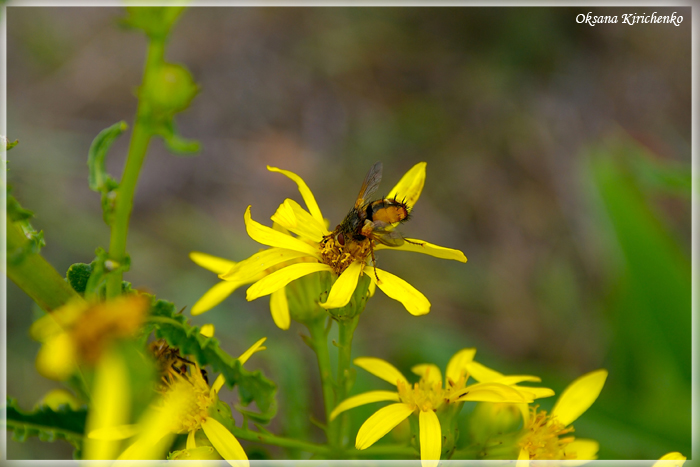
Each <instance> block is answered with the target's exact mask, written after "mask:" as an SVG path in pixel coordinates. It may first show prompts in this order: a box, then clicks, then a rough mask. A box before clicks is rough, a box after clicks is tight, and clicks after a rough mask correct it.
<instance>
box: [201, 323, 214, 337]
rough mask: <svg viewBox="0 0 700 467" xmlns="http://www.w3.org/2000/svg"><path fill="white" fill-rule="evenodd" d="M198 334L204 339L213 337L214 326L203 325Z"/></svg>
mask: <svg viewBox="0 0 700 467" xmlns="http://www.w3.org/2000/svg"><path fill="white" fill-rule="evenodd" d="M199 333H200V334H201V335H203V336H205V337H214V325H213V324H205V325H204V326H202V329H200V330H199Z"/></svg>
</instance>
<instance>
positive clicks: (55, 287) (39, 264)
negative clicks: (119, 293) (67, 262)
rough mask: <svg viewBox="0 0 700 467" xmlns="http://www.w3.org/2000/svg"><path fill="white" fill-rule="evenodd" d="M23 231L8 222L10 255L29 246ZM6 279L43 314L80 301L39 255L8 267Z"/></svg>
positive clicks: (66, 283)
mask: <svg viewBox="0 0 700 467" xmlns="http://www.w3.org/2000/svg"><path fill="white" fill-rule="evenodd" d="M27 241H28V240H27V237H25V236H24V234H23V233H22V229H21V228H20V227H19V226H17V225H16V224H14V223H13V222H12V221H10V220H9V219H8V220H7V251H8V252H12V251H15V250H16V249H18V248H22V247H23V245H25V244H26V243H27ZM7 276H8V277H9V278H10V279H12V281H13V282H14V283H15V284H17V285H18V286H19V287H20V288H21V289H22V290H23V291H24V292H25V293H26V294H27V295H29V296H30V297H31V298H32V300H34V301H35V302H36V303H37V304H38V305H39V306H40V307H41V308H42V309H43V310H45V311H52V310H55V309H56V308H59V307H61V306H63V305H65V304H66V303H68V302H69V301H70V300H73V299H81V298H80V295H78V294H77V293H76V292H75V290H73V289H72V288H71V286H70V284H68V282H66V281H65V280H64V279H63V277H61V275H60V274H59V273H58V272H57V271H56V269H54V267H53V266H51V265H50V264H49V263H48V262H47V261H46V260H45V259H44V258H43V257H42V256H41V255H40V254H38V253H34V254H31V253H30V254H27V255H26V256H25V257H24V258H22V260H21V261H20V262H19V263H18V264H8V265H7Z"/></svg>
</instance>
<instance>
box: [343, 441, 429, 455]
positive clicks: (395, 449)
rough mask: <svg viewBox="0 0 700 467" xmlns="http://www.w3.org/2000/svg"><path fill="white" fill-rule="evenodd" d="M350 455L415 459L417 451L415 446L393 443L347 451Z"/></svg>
mask: <svg viewBox="0 0 700 467" xmlns="http://www.w3.org/2000/svg"><path fill="white" fill-rule="evenodd" d="M348 454H350V456H351V457H354V458H357V459H361V458H369V459H371V458H374V457H377V456H390V457H399V458H404V459H405V458H409V459H415V458H416V457H417V456H418V452H417V451H416V450H415V448H412V447H411V446H396V445H393V444H389V445H383V446H372V447H369V448H367V449H363V450H362V451H358V450H354V452H353V451H348Z"/></svg>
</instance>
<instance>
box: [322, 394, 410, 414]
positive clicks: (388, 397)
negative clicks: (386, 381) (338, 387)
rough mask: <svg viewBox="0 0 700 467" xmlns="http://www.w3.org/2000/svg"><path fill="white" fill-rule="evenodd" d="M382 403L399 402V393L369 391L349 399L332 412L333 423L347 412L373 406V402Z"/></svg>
mask: <svg viewBox="0 0 700 467" xmlns="http://www.w3.org/2000/svg"><path fill="white" fill-rule="evenodd" d="M381 401H393V402H399V393H397V392H393V391H369V392H365V393H363V394H358V395H357V396H352V397H348V398H347V399H345V400H344V401H343V402H341V403H340V404H338V406H337V407H336V408H335V409H333V412H331V416H330V419H331V421H333V420H335V417H337V416H338V415H340V414H341V413H343V412H345V411H346V410H350V409H354V408H355V407H359V406H361V405H365V404H371V403H372V402H381Z"/></svg>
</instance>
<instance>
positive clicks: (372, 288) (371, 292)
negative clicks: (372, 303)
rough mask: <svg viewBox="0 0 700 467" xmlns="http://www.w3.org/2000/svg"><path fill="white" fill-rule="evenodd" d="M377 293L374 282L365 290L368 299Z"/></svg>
mask: <svg viewBox="0 0 700 467" xmlns="http://www.w3.org/2000/svg"><path fill="white" fill-rule="evenodd" d="M376 291H377V284H375V283H374V281H370V283H369V289H368V290H367V293H368V294H369V298H372V297H374V292H376Z"/></svg>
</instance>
